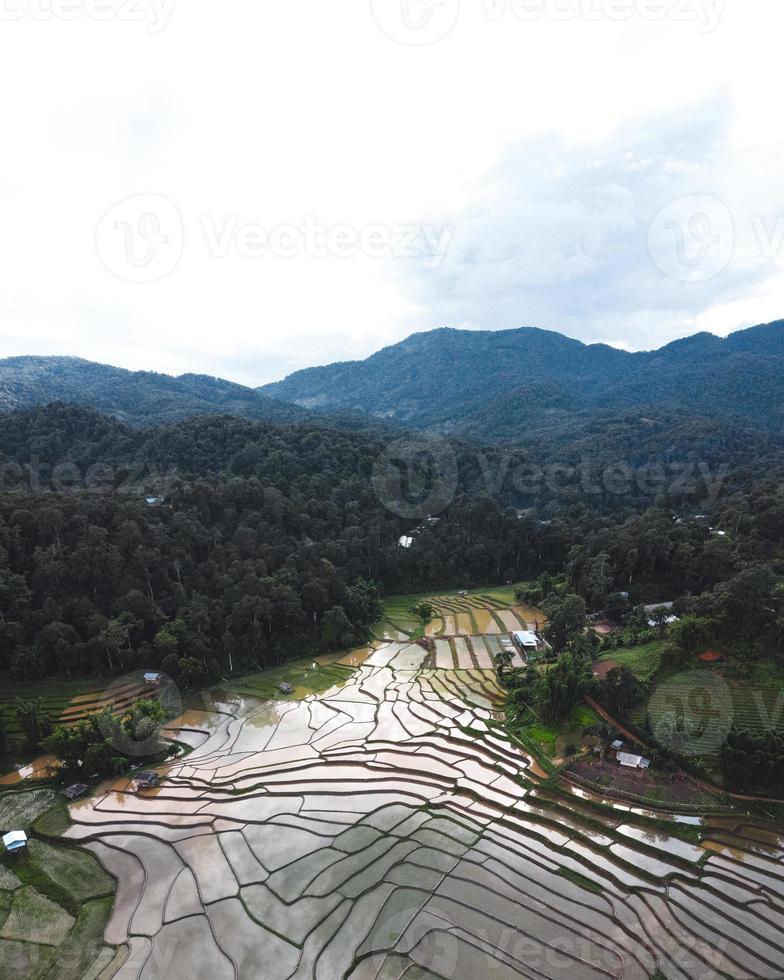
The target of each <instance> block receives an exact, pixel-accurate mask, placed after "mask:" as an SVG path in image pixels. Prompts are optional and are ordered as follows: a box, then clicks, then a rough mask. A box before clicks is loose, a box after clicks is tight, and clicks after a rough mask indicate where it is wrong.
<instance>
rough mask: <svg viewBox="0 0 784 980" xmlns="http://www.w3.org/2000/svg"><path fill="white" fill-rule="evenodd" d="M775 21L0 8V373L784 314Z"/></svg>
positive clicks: (623, 333)
mask: <svg viewBox="0 0 784 980" xmlns="http://www.w3.org/2000/svg"><path fill="white" fill-rule="evenodd" d="M783 33H784V5H783V4H781V3H779V2H777V0H726V2H725V0H520V2H515V0H462V2H460V0H427V2H423V0H343V2H339V3H325V2H324V0H263V2H259V0H225V2H223V3H220V4H218V3H215V2H214V0H211V2H206V0H78V2H77V0H0V78H1V79H2V86H3V93H4V97H3V99H2V101H1V102H0V124H1V125H2V130H1V131H2V136H3V139H2V147H3V150H2V157H1V158H0V268H1V269H2V276H1V277H0V356H9V355H15V354H75V355H79V356H81V357H86V358H90V359H93V360H99V361H103V362H107V363H111V364H116V365H120V366H123V367H129V368H134V369H139V368H145V369H154V370H160V371H165V372H169V373H174V374H177V373H183V372H186V371H194V372H199V373H208V374H215V375H220V376H223V377H228V378H232V379H234V380H237V381H241V382H243V383H246V384H254V385H255V384H262V383H264V382H266V381H271V380H275V379H277V378H280V377H282V376H284V375H285V374H287V373H289V372H290V371H292V370H295V369H297V368H300V367H306V366H309V365H313V364H320V363H326V362H329V361H333V360H346V359H353V358H361V357H365V356H367V355H368V354H370V353H372V352H373V351H375V350H378V349H379V348H380V347H383V346H385V345H387V344H389V343H394V342H395V341H397V340H400V339H402V338H403V337H405V336H407V335H408V334H410V333H413V332H415V331H420V330H427V329H430V328H433V327H439V326H453V327H468V328H474V329H479V328H484V329H500V328H510V327H518V326H539V327H544V328H548V329H553V330H560V331H562V332H564V333H567V334H569V335H571V336H573V337H578V338H580V339H581V340H584V341H587V342H591V341H604V342H607V343H611V344H615V345H618V346H622V347H625V348H627V349H641V348H650V347H657V346H661V345H662V344H664V343H667V342H669V341H670V340H672V339H674V338H676V337H679V336H684V335H687V334H689V333H693V332H695V331H696V330H710V331H712V332H714V333H720V334H725V333H727V332H729V331H731V330H734V329H737V328H738V327H742V326H747V325H751V324H754V323H759V322H764V321H768V320H773V319H778V318H780V317H783V316H784V286H783V285H782V283H783V282H784V280H782V274H781V273H782V267H783V266H784V187H783V186H782V181H781V176H780V175H781V173H782V172H783V171H782V149H784V139H782V123H781V109H780V93H781V82H780V44H781V37H782V36H783Z"/></svg>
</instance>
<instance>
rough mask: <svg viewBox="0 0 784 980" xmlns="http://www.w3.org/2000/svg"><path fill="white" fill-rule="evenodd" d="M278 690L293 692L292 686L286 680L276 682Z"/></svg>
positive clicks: (284, 692)
mask: <svg viewBox="0 0 784 980" xmlns="http://www.w3.org/2000/svg"><path fill="white" fill-rule="evenodd" d="M278 690H279V691H280V693H281V694H293V693H294V686H293V685H292V684H289V682H288V681H283V682H282V683H281V684H278Z"/></svg>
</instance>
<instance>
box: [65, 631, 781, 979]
mask: <svg viewBox="0 0 784 980" xmlns="http://www.w3.org/2000/svg"><path fill="white" fill-rule="evenodd" d="M477 626H478V624H477ZM477 636H481V634H478V633H476V632H473V633H471V634H466V635H459V636H457V639H458V640H460V641H462V642H461V643H457V642H452V641H453V640H454V639H455V637H454V636H453V637H452V638H451V640H447V639H446V638H442V639H439V640H437V641H436V649H435V654H433V653H428V651H426V650H425V649H424V648H423V647H422V646H420V645H418V644H412V643H409V642H390V643H385V644H381V645H380V646H379V647H378V648H377V649H375V650H373V651H372V652H371V653H369V655H368V656H367V658H366V659H365V660H364V662H363V663H361V664H360V665H358V666H357V669H356V670H355V672H354V673H353V674H352V675H351V676H350V677H349V678H348V679H347V680H346V681H345V682H341V683H340V684H338V685H336V686H334V687H332V688H331V689H329V690H326V691H324V692H322V693H317V694H308V695H307V696H305V697H304V698H303V699H302V700H298V701H290V702H281V701H269V700H267V701H263V700H259V699H256V698H254V697H252V696H242V697H238V696H232V695H228V696H226V697H225V699H222V696H221V695H220V694H217V695H216V697H215V699H214V701H213V702H212V703H211V706H210V707H209V710H208V709H206V708H205V710H199V711H195V710H192V711H188V712H186V713H185V714H184V715H183V716H182V718H180V719H177V721H176V722H175V723H173V724H174V726H175V727H176V728H177V730H179V731H189V732H194V733H196V732H198V733H200V735H201V737H200V739H199V741H198V744H197V745H196V746H195V748H194V749H193V751H192V752H191V754H190V755H188V756H187V757H186V758H184V759H180V760H178V761H177V762H176V763H174V764H171V765H169V766H168V767H167V768H164V769H161V770H160V772H161V775H162V782H161V785H160V787H159V788H158V789H157V790H156V791H154V792H152V793H148V792H144V791H143V792H141V793H139V794H138V795H134V794H133V793H132V792H130V791H129V789H128V788H127V787H126V786H124V785H123V784H122V782H121V781H120V782H118V783H117V784H114V785H113V786H111V787H107V791H106V792H105V793H103V794H101V795H99V796H96V797H94V798H92V799H90V800H87V801H82V802H80V803H79V804H77V805H75V806H74V807H72V810H71V814H72V818H73V821H74V822H73V825H72V826H71V827H70V829H69V830H68V831H67V838H68V839H69V840H71V841H72V842H74V843H80V844H82V845H84V846H86V847H87V848H88V849H89V850H91V851H92V852H93V853H94V854H95V856H96V857H97V858H98V859H99V860H100V862H101V863H102V864H103V865H104V867H105V868H106V869H107V870H108V871H110V872H111V873H112V874H113V875H114V876H115V877H116V878H117V879H118V881H119V886H118V892H117V897H116V901H115V905H114V910H113V914H112V918H111V920H110V922H109V925H108V928H107V932H106V942H107V943H109V944H111V945H113V946H116V947H118V949H119V953H118V956H117V957H116V959H115V960H114V961H113V964H112V966H111V967H110V968H109V970H108V972H106V973H105V974H104V976H106V977H107V978H108V977H109V976H113V977H118V978H120V980H158V978H164V977H166V978H167V980H179V978H183V980H185V978H189V980H190V978H192V977H210V978H211V980H213V978H215V980H224V978H225V980H235V978H256V977H259V976H265V977H271V978H288V977H297V978H309V980H310V978H320V980H337V978H342V977H349V978H351V980H365V978H378V980H392V978H395V980H398V978H403V977H405V978H407V980H413V978H418V980H424V978H430V977H442V978H446V977H448V978H457V980H463V978H465V980H474V978H481V977H503V978H513V977H531V978H534V977H535V978H544V977H549V978H562V980H573V978H574V980H583V978H585V980H594V978H595V980H600V978H608V977H611V978H620V977H623V978H630V980H649V978H650V977H651V976H653V975H654V974H655V973H656V971H657V970H661V972H662V973H663V974H664V976H666V977H667V978H668V980H701V978H705V980H708V978H711V980H714V978H720V977H726V978H738V980H739V978H747V977H765V978H771V980H780V978H781V977H782V974H783V973H784V970H782V964H783V963H784V848H783V847H782V839H781V838H780V837H779V836H778V833H777V832H776V831H774V829H773V828H772V827H770V826H767V827H766V826H762V825H760V826H757V825H756V824H754V823H753V822H751V821H750V820H749V819H748V818H747V817H745V816H740V815H739V816H736V817H727V815H726V814H725V815H724V816H723V817H717V818H714V817H712V816H710V815H704V816H702V817H695V816H694V815H693V814H675V813H667V814H663V813H659V812H658V811H656V810H650V809H641V808H635V807H632V806H631V805H629V804H625V805H624V804H618V805H616V806H600V805H597V803H598V802H599V801H600V800H601V798H600V797H597V796H594V795H593V794H590V793H587V792H584V791H583V792H581V793H573V794H568V793H561V794H556V793H554V792H553V790H552V787H551V786H550V785H549V784H547V783H546V782H545V774H544V772H543V771H542V770H541V769H540V768H539V767H538V766H537V765H536V764H535V763H534V762H533V760H531V758H530V757H529V756H528V755H526V754H525V753H524V752H523V751H522V750H521V749H520V748H519V747H517V746H516V745H515V744H513V743H512V742H511V741H510V740H509V739H508V738H507V737H506V736H505V734H504V733H503V731H502V730H501V729H500V728H499V727H497V726H496V725H495V724H494V723H493V718H494V717H495V716H496V712H497V708H498V706H499V702H500V699H501V697H502V691H501V690H500V689H499V687H498V685H497V682H496V678H495V675H494V673H493V672H492V671H490V670H487V669H480V668H479V667H478V666H477V664H476V661H477V660H478V659H479V658H480V654H481V651H479V650H478V648H479V647H480V644H479V643H475V642H474V641H475V639H476V637H477ZM481 639H482V644H481V647H482V649H483V650H484V654H483V655H482V656H484V655H489V650H490V648H489V646H488V640H489V639H491V637H487V636H484V637H481ZM467 654H470V655H471V656H470V657H468V656H466V655H467ZM461 659H462V660H463V661H464V662H465V663H466V664H467V665H468V666H466V667H465V669H456V668H458V666H459V661H460V660H461ZM469 662H470V664H469ZM681 820H684V821H688V822H681ZM652 821H655V822H652ZM698 835H702V836H703V837H704V840H702V841H701V840H700V839H699V837H698Z"/></svg>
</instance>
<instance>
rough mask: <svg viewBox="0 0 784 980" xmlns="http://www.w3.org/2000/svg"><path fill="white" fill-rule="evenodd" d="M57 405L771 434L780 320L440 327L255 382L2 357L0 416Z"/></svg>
mask: <svg viewBox="0 0 784 980" xmlns="http://www.w3.org/2000/svg"><path fill="white" fill-rule="evenodd" d="M55 401H61V402H66V403H71V404H77V405H89V406H91V407H93V408H96V409H97V410H98V411H100V412H102V413H104V414H106V415H110V416H112V417H114V418H117V419H119V420H121V421H123V422H126V423H128V424H130V425H133V426H137V427H145V426H153V425H160V424H169V423H174V422H179V421H182V420H185V419H188V418H193V417H197V416H202V415H215V414H224V415H234V416H239V417H242V418H247V419H251V420H255V421H265V422H271V423H277V424H287V425H292V424H300V423H314V422H316V423H318V424H322V425H324V424H327V425H329V426H335V425H338V426H345V427H348V428H357V427H362V426H365V425H367V426H371V427H373V426H378V427H379V428H385V427H387V426H392V427H398V426H402V427H405V428H409V429H421V430H429V431H436V432H439V433H442V434H450V435H451V434H453V435H460V436H465V437H467V438H472V439H477V440H481V441H485V442H492V441H495V442H504V441H517V440H521V439H524V440H525V441H529V440H531V439H535V440H536V439H546V438H547V436H548V434H549V433H552V434H553V435H554V436H555V435H556V434H558V433H560V434H561V436H562V435H563V433H564V432H568V433H571V434H577V433H579V432H581V431H584V432H588V431H590V430H591V429H592V428H594V427H596V426H599V428H602V427H604V428H606V427H610V426H612V424H613V422H614V420H617V419H618V418H621V419H624V420H626V421H627V422H628V421H629V420H632V421H633V428H634V429H635V431H636V430H641V431H642V432H645V431H646V427H648V426H650V427H653V428H657V429H659V430H662V429H664V430H669V429H671V428H679V429H681V430H682V429H683V427H684V426H686V428H687V429H688V426H689V425H690V424H692V423H693V424H695V425H696V424H698V423H700V422H704V421H705V420H710V421H711V422H712V423H718V424H720V425H721V426H722V427H723V428H724V429H725V430H730V429H731V430H733V431H735V432H737V431H743V430H756V431H757V432H758V433H760V434H764V435H765V436H766V437H773V438H776V437H778V436H779V435H780V434H781V433H782V432H783V431H784V321H778V322H775V323H770V324H766V325H763V326H758V327H752V328H750V329H747V330H741V331H738V332H736V333H733V334H730V335H729V336H728V337H726V338H720V337H716V336H714V335H713V334H709V333H699V334H696V335H694V336H692V337H688V338H686V339H684V340H678V341H675V342H674V343H671V344H668V345H667V346H666V347H662V348H661V349H659V350H655V351H645V352H638V353H630V352H627V351H623V350H619V349H617V348H613V347H610V346H607V345H605V344H583V343H581V342H580V341H578V340H574V339H571V338H569V337H565V336H563V335H561V334H558V333H555V332H552V331H546V330H539V329H536V328H529V327H525V328H520V329H515V330H501V331H474V330H453V329H447V328H445V329H440V330H432V331H428V332H426V333H419V334H414V335H413V336H411V337H409V338H407V339H406V340H404V341H402V342H401V343H398V344H395V345H393V346H391V347H386V348H384V349H383V350H380V351H379V352H378V353H376V354H373V355H372V356H371V357H368V358H367V359H366V360H362V361H346V362H341V363H337V364H331V365H328V366H325V367H316V368H308V369H305V370H302V371H298V372H296V373H294V374H292V375H290V376H289V377H287V378H285V379H284V380H283V381H279V382H276V383H273V384H268V385H265V386H263V387H260V388H258V389H253V388H248V387H245V386H243V385H239V384H235V383H233V382H230V381H224V380H221V379H218V378H213V377H208V376H205V375H193V374H185V375H181V376H179V377H171V376H169V375H165V374H157V373H153V372H147V371H136V372H134V371H126V370H123V369H120V368H114V367H109V366H106V365H102V364H96V363H93V362H91V361H85V360H81V359H79V358H71V357H13V358H7V359H5V360H0V411H6V412H8V411H15V410H18V409H29V408H32V407H34V406H37V405H44V404H48V403H50V402H55ZM379 423H380V425H379Z"/></svg>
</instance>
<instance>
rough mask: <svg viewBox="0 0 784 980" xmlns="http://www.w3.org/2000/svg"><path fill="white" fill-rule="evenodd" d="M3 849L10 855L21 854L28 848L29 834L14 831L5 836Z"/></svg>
mask: <svg viewBox="0 0 784 980" xmlns="http://www.w3.org/2000/svg"><path fill="white" fill-rule="evenodd" d="M3 847H5V849H6V851H7V852H8V853H9V854H19V852H20V851H24V850H25V849H26V848H27V834H26V833H25V832H24V831H23V830H12V831H11V832H10V833H8V834H4V835H3Z"/></svg>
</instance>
